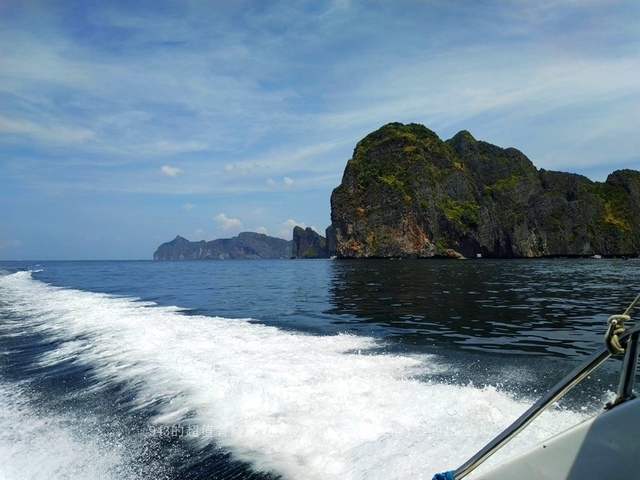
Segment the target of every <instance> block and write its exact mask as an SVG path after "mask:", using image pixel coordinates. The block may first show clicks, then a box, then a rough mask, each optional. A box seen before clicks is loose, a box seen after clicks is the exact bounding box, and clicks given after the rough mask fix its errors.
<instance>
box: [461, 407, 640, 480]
mask: <svg viewBox="0 0 640 480" xmlns="http://www.w3.org/2000/svg"><path fill="white" fill-rule="evenodd" d="M473 478H474V479H476V480H495V479H496V478H503V479H516V478H526V479H529V480H591V479H593V480H640V398H636V399H634V400H630V401H628V402H625V403H623V404H621V405H618V406H617V407H615V408H613V409H611V410H609V411H606V412H603V413H601V414H599V415H596V416H595V417H593V418H590V419H589V420H586V421H584V422H582V423H580V424H578V425H576V426H574V427H572V428H570V429H569V430H566V431H564V432H562V433H560V434H558V435H556V436H555V437H552V438H551V439H549V440H548V441H546V442H543V443H541V444H540V445H538V446H536V447H534V448H533V449H531V450H529V451H527V452H525V453H523V454H521V455H519V456H517V457H515V458H513V459H511V460H508V461H506V462H505V463H503V464H501V465H499V466H497V467H495V468H493V469H491V470H489V471H487V472H485V473H483V474H481V475H479V476H474V477H473Z"/></svg>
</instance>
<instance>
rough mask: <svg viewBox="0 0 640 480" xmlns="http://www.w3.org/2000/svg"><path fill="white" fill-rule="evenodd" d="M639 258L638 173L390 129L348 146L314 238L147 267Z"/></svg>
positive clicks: (253, 236) (464, 135) (183, 245)
mask: <svg viewBox="0 0 640 480" xmlns="http://www.w3.org/2000/svg"><path fill="white" fill-rule="evenodd" d="M594 255H601V256H633V257H637V256H638V255H640V172H639V171H637V170H629V169H627V170H617V171H614V172H613V173H611V174H610V175H609V176H608V178H607V180H606V181H605V182H594V181H592V180H590V179H588V178H587V177H584V176H582V175H577V174H573V173H565V172H556V171H548V170H544V169H540V170H538V169H537V168H536V167H535V166H534V165H533V163H532V162H531V160H529V159H528V158H527V157H526V156H525V155H524V154H523V153H522V152H520V151H519V150H516V149H515V148H506V149H505V148H501V147H498V146H495V145H491V144H490V143H487V142H483V141H480V140H476V139H475V138H474V137H473V136H472V135H471V134H470V133H469V132H467V131H461V132H459V133H458V134H456V135H455V136H454V137H453V138H451V139H450V140H446V141H443V140H441V139H440V138H439V137H438V136H437V135H436V134H435V133H434V132H432V131H431V130H429V129H428V128H426V127H425V126H423V125H419V124H415V123H412V124H409V125H404V124H402V123H390V124H387V125H385V126H383V127H381V128H380V129H378V130H377V131H375V132H373V133H370V134H369V135H367V136H366V137H365V138H364V139H362V140H361V141H360V142H358V144H357V145H356V147H355V150H354V153H353V156H352V158H351V159H349V160H348V162H347V165H346V168H345V171H344V175H343V178H342V182H341V184H340V185H339V186H338V187H336V188H335V189H334V190H333V193H332V195H331V225H330V226H329V227H328V228H327V229H326V237H323V236H321V235H319V234H318V233H317V232H315V231H314V230H312V229H310V228H307V229H302V228H300V227H295V228H294V230H293V238H292V240H290V241H288V240H284V239H280V238H274V237H269V236H267V235H263V234H258V233H252V232H244V233H241V234H239V235H238V236H237V237H233V238H231V239H219V240H213V241H210V242H205V241H204V240H202V241H200V242H190V241H188V240H186V239H184V238H182V237H180V236H178V237H176V238H175V239H174V240H172V241H171V242H168V243H165V244H162V245H161V246H160V247H159V248H158V250H157V251H156V252H155V253H154V259H157V260H179V259H205V258H211V259H213V258H219V259H225V258H326V257H330V256H336V257H338V258H399V257H403V258H476V257H477V256H482V257H483V258H539V257H559V256H570V257H586V256H594Z"/></svg>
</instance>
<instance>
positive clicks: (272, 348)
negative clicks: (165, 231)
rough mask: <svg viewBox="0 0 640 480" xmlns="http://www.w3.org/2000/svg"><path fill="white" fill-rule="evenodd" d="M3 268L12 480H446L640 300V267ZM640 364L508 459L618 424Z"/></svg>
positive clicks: (548, 424) (588, 394) (527, 436)
mask: <svg viewBox="0 0 640 480" xmlns="http://www.w3.org/2000/svg"><path fill="white" fill-rule="evenodd" d="M0 269H1V272H0V361H1V363H0V399H1V402H2V403H1V406H0V478H3V479H27V478H28V479H40V478H74V479H75V478H87V479H143V478H145V479H146V478H160V479H181V478H220V479H223V478H224V479H227V478H238V479H241V478H255V479H274V478H286V479H290V478H291V479H391V478H394V479H417V478H425V479H430V478H431V477H432V475H433V474H434V473H436V472H439V471H444V470H450V469H454V468H456V467H457V466H459V465H460V464H461V463H463V462H464V461H465V460H467V458H468V457H470V456H471V455H473V454H474V453H475V452H476V451H477V450H479V449H480V448H481V447H482V446H484V444H485V443H487V442H488V441H489V440H490V439H491V438H492V437H493V436H494V435H496V434H497V433H499V432H500V431H501V430H502V429H503V428H504V427H506V426H507V425H508V424H509V423H511V422H512V421H513V420H514V419H515V418H517V417H518V416H519V415H520V414H521V413H522V412H523V411H524V410H526V408H528V406H529V405H530V404H531V403H532V402H533V401H535V400H536V399H537V398H538V397H539V396H540V395H541V394H542V393H543V392H544V391H545V390H546V389H547V388H549V387H550V386H551V385H553V384H555V383H556V382H557V381H558V380H560V379H561V378H562V377H564V376H565V374H567V373H568V372H569V371H570V370H571V369H572V368H573V367H574V366H575V365H576V364H577V363H579V362H580V361H582V360H584V359H585V358H586V357H588V356H589V355H590V354H591V353H592V352H593V351H594V350H595V349H597V348H600V347H601V346H602V335H603V333H604V331H605V329H606V321H607V318H608V317H609V315H612V314H616V313H622V312H623V311H624V309H625V308H626V307H627V305H628V304H629V303H630V302H631V301H632V300H633V298H634V297H635V295H637V293H638V292H640V262H638V261H637V260H628V261H624V260H591V259H589V260H586V259H583V260H561V259H559V260H522V261H519V260H511V261H493V260H491V261H490V260H477V261H476V260H474V261H438V260H433V261H410V260H395V261H385V260H368V261H340V260H302V261H290V260H287V261H284V260H283V261H275V260H274V261H265V260H261V261H258V260H244V261H242V260H236V261H234V260H225V261H193V262H189V261H185V262H153V261H141V262H133V261H132V262H39V263H38V262H4V263H2V264H1V265H0ZM618 362H619V361H618V360H615V359H612V360H609V361H608V362H607V364H605V368H604V369H603V370H602V371H601V372H599V373H597V374H594V375H592V377H591V378H590V379H589V381H588V382H587V383H586V384H585V385H584V386H580V387H579V388H577V389H576V391H575V392H572V393H571V394H570V395H569V396H568V397H567V398H566V399H564V400H563V401H562V402H561V403H560V405H559V406H558V407H557V408H555V409H553V410H552V411H549V412H547V413H545V414H544V415H543V416H542V417H540V419H538V420H536V422H535V423H534V424H533V425H532V427H531V428H529V429H527V430H526V431H525V432H523V433H522V434H521V435H520V436H519V438H518V439H517V440H516V441H514V442H513V445H509V446H508V447H506V448H505V449H504V451H503V452H500V453H499V454H497V455H496V458H495V459H492V460H491V461H493V462H496V461H499V460H500V458H504V456H506V455H508V454H511V453H513V452H515V451H521V450H522V449H524V448H526V447H528V446H531V445H533V444H535V443H536V442H538V441H541V440H542V439H544V438H546V437H547V436H548V435H550V434H553V433H555V432H558V431H560V430H562V429H563V428H566V427H567V426H569V425H571V424H573V423H575V422H576V421H578V420H581V419H582V418H584V417H585V416H588V415H590V414H593V413H594V412H596V411H598V410H599V409H600V408H601V407H602V405H603V403H604V402H605V401H606V400H608V399H610V397H611V395H612V391H613V390H615V388H616V383H617V377H616V374H615V373H616V368H617V367H618ZM469 478H472V477H471V476H470V477H469Z"/></svg>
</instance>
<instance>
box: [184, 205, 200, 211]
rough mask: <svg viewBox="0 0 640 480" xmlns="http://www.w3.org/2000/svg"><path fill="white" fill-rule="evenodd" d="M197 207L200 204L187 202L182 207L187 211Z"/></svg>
mask: <svg viewBox="0 0 640 480" xmlns="http://www.w3.org/2000/svg"><path fill="white" fill-rule="evenodd" d="M196 208H198V206H197V205H195V204H193V203H185V204H184V205H182V209H183V210H184V211H185V212H190V211H191V210H195V209H196Z"/></svg>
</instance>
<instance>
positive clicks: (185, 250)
mask: <svg viewBox="0 0 640 480" xmlns="http://www.w3.org/2000/svg"><path fill="white" fill-rule="evenodd" d="M291 245H292V242H291V241H287V240H283V239H281V238H275V237H269V236H267V235H264V234H262V233H253V232H243V233H240V234H239V235H238V236H237V237H233V238H221V239H217V240H212V241H210V242H205V241H204V240H201V241H199V242H190V241H189V240H187V239H186V238H183V237H181V236H179V235H178V236H177V237H176V238H174V239H173V240H172V241H170V242H167V243H163V244H162V245H160V246H159V247H158V249H157V250H156V251H155V253H154V254H153V259H154V260H201V259H228V258H256V259H257V258H289V257H290V256H291Z"/></svg>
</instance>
